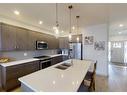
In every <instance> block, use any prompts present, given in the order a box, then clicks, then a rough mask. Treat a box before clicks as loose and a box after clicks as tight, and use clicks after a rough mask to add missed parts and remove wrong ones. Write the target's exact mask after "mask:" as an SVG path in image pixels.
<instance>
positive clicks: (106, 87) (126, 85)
mask: <svg viewBox="0 0 127 95" xmlns="http://www.w3.org/2000/svg"><path fill="white" fill-rule="evenodd" d="M126 91H127V68H123V67H122V66H116V65H111V64H109V77H105V76H100V75H96V92H126ZM12 92H21V88H20V87H19V88H16V89H14V90H12Z"/></svg>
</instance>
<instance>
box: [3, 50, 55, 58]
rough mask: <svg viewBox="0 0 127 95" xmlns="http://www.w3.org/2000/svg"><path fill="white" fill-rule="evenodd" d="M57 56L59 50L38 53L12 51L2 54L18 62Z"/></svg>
mask: <svg viewBox="0 0 127 95" xmlns="http://www.w3.org/2000/svg"><path fill="white" fill-rule="evenodd" d="M53 54H57V50H36V51H10V52H2V53H1V56H4V57H11V58H15V59H16V60H22V59H28V58H32V57H35V56H42V55H53Z"/></svg>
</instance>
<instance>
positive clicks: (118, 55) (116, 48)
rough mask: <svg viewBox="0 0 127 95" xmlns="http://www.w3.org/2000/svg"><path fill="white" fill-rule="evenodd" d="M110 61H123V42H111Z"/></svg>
mask: <svg viewBox="0 0 127 95" xmlns="http://www.w3.org/2000/svg"><path fill="white" fill-rule="evenodd" d="M111 62H117V63H124V42H123V41H112V42H111Z"/></svg>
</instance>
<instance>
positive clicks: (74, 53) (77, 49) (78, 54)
mask: <svg viewBox="0 0 127 95" xmlns="http://www.w3.org/2000/svg"><path fill="white" fill-rule="evenodd" d="M69 49H70V51H69V53H70V57H71V58H73V59H82V44H81V43H69Z"/></svg>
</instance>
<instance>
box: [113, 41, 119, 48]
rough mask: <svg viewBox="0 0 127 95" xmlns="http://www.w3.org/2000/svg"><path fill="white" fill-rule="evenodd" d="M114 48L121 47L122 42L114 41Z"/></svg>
mask: <svg viewBox="0 0 127 95" xmlns="http://www.w3.org/2000/svg"><path fill="white" fill-rule="evenodd" d="M113 48H121V43H120V42H114V43H113Z"/></svg>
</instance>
